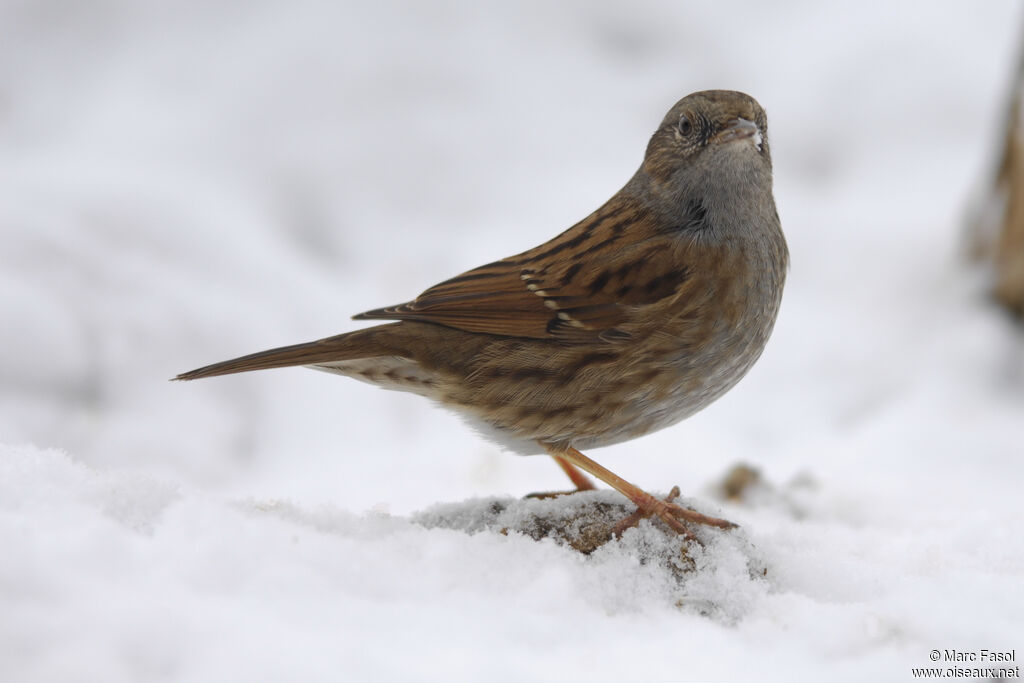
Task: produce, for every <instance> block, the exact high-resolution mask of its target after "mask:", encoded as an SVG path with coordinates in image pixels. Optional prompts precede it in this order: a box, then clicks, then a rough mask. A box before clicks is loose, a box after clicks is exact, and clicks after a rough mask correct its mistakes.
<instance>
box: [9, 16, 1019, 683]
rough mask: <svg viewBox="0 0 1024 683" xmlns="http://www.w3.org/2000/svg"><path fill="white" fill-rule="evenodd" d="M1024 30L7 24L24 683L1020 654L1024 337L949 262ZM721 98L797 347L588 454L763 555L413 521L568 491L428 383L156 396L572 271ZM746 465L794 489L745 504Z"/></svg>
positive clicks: (440, 21) (18, 592) (246, 379)
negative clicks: (585, 227)
mask: <svg viewBox="0 0 1024 683" xmlns="http://www.w3.org/2000/svg"><path fill="white" fill-rule="evenodd" d="M1020 19H1021V14H1020V8H1019V6H1018V5H1017V4H1016V3H1012V2H1008V1H1006V2H991V3H930V4H929V5H928V8H927V11H923V10H922V9H921V7H920V6H919V5H918V4H917V3H910V2H907V3H902V4H895V5H892V6H891V7H889V8H888V9H886V10H884V11H878V10H876V11H872V12H867V11H865V9H864V7H863V5H862V4H857V5H855V4H853V3H833V4H827V5H826V4H820V3H809V2H796V1H794V2H789V3H785V4H780V3H771V4H770V5H769V4H766V3H755V2H738V3H737V2H733V3H729V5H728V7H726V8H724V9H721V10H715V9H711V8H710V7H706V6H704V5H687V4H684V3H674V2H667V1H665V2H661V1H658V0H639V1H638V2H634V3H630V4H629V5H628V8H627V6H626V5H625V4H621V5H620V4H616V3H611V2H607V1H601V2H581V1H573V2H567V3H561V4H558V6H557V7H552V6H551V3H543V2H537V1H529V2H524V3H516V4H514V5H508V6H504V5H499V4H497V3H472V4H471V3H458V2H442V3H431V4H429V5H427V4H422V3H414V2H408V1H407V0H386V1H384V2H380V3H375V4H373V5H372V7H371V6H364V7H359V6H355V5H349V4H345V3H336V4H334V5H329V4H326V3H317V2H312V1H311V0H299V1H298V2H294V3H287V4H286V3H272V2H267V1H265V0H264V1H259V0H258V1H255V2H248V3H234V2H228V1H226V0H225V1H222V2H216V3H200V2H196V1H195V0H191V1H189V0H186V1H185V2H181V3H174V4H173V7H172V6H171V5H166V4H163V3H156V2H135V1H131V0H102V1H101V2H96V3H89V4H88V5H75V4H69V3H64V2H58V1H57V0H23V1H21V2H18V1H13V0H8V1H7V2H3V3H0V158H2V159H3V160H4V162H3V164H0V188H3V189H2V191H0V244H2V245H3V248H2V250H0V320H3V321H4V324H3V327H2V328H0V348H3V354H0V442H2V443H3V444H6V445H3V446H0V546H2V547H3V549H4V551H3V553H2V554H0V680H4V681H63V682H67V681H100V680H102V681H105V682H116V681H140V680H146V681H156V680H171V681H235V680H237V681H280V680H296V681H320V680H324V681H326V680H331V681H337V680H367V681H391V680H425V681H426V680H438V679H442V678H443V679H445V680H466V681H479V680H495V681H504V680H509V681H512V680H516V681H519V680H555V679H560V678H562V679H564V678H566V677H568V676H573V677H574V678H575V677H585V678H586V679H587V680H594V681H602V680H609V681H610V680H616V681H621V680H633V679H636V678H639V677H640V676H658V677H668V676H671V677H673V678H679V679H680V680H692V681H717V680H723V681H724V680H729V681H732V680H744V679H752V678H757V679H759V680H780V681H803V680H814V681H817V680H821V679H823V678H827V679H829V680H851V681H852V680H879V681H887V680H892V681H900V680H911V678H912V676H911V668H912V667H926V666H930V665H931V662H930V661H929V656H928V653H929V651H931V650H932V649H954V648H955V649H958V650H961V651H970V650H974V649H981V648H983V647H987V648H988V649H990V650H993V649H995V650H1012V649H1016V652H1017V657H1018V662H1017V663H1018V664H1019V659H1020V658H1021V657H1024V620H1022V619H1021V614H1022V612H1024V594H1022V592H1024V589H1022V586H1024V542H1022V541H1021V537H1022V534H1021V531H1020V520H1021V518H1022V512H1024V504H1022V503H1021V498H1020V495H1021V482H1022V475H1024V462H1022V460H1021V441H1022V435H1024V340H1022V336H1021V333H1020V331H1019V330H1017V329H1015V328H1013V326H1011V325H1010V324H1009V323H1008V322H1007V321H1005V320H1004V319H1003V318H1002V317H1001V316H1000V315H999V314H998V313H997V312H996V311H994V310H992V309H991V308H990V307H989V306H988V305H987V303H986V302H985V301H984V298H983V296H982V292H983V290H984V283H983V281H982V280H983V278H982V277H980V276H979V275H978V274H977V273H973V272H971V271H970V270H969V269H968V268H966V267H965V266H964V265H963V264H962V244H963V239H962V234H963V233H962V231H963V222H964V215H965V211H966V207H967V206H968V203H969V200H970V198H971V196H972V192H973V191H974V190H975V189H976V188H977V186H978V183H979V182H980V180H981V179H983V178H984V175H985V174H986V173H987V172H989V170H990V169H989V165H990V164H991V162H992V160H991V155H992V150H993V147H994V145H995V141H996V137H997V130H998V125H999V122H1000V120H1001V117H1002V115H1003V111H1002V107H1003V94H1004V92H1005V87H1006V84H1007V83H1008V82H1009V80H1010V75H1011V73H1012V71H1013V68H1014V65H1015V63H1016V59H1017V50H1018V47H1017V44H1016V43H1017V40H1018V38H1019V24H1020ZM709 87H720V88H734V89H739V90H744V91H746V92H749V93H751V94H753V95H754V96H755V97H757V98H758V99H759V100H760V101H761V103H762V104H763V105H764V106H765V108H766V109H767V110H768V113H769V120H770V134H771V140H772V146H773V147H772V149H773V155H774V159H775V164H776V169H775V170H776V198H777V201H778V204H779V210H780V214H781V215H782V219H783V226H784V229H785V230H786V234H787V237H788V239H789V243H790V248H791V251H792V257H793V267H792V270H791V272H790V278H789V281H788V284H787V291H786V295H785V299H784V302H783V311H782V314H781V317H780V320H779V323H778V326H777V328H776V333H775V335H774V337H773V339H772V341H771V343H770V344H769V347H768V350H767V351H766V353H765V355H764V357H763V358H762V360H761V361H760V363H759V364H758V365H757V367H755V369H754V370H753V371H752V373H751V374H750V376H749V377H747V378H746V379H745V380H744V381H743V382H742V383H741V384H740V385H739V386H738V387H737V388H736V389H735V390H734V391H733V392H731V393H730V394H729V395H728V396H726V397H725V398H723V399H722V400H721V401H719V402H718V403H717V404H715V405H714V406H712V407H711V408H709V409H708V410H706V411H705V412H703V413H702V414H700V415H698V416H695V417H694V418H692V419H690V420H689V421H687V422H686V423H685V424H683V425H680V426H677V427H675V428H672V429H669V430H665V431H663V432H660V433H658V434H655V435H651V436H648V437H645V438H643V439H640V440H637V441H634V442H630V443H628V444H624V445H621V446H616V447H614V448H609V449H605V450H602V451H597V452H594V453H593V454H592V455H594V456H596V457H597V458H598V459H599V460H600V461H601V462H603V463H604V464H606V465H607V466H609V467H611V468H612V469H614V470H616V471H617V472H619V473H620V474H622V475H623V476H625V477H627V478H629V479H631V480H633V481H635V482H637V483H638V484H641V485H643V486H645V487H648V488H650V489H653V490H665V489H667V488H669V487H670V486H671V485H672V484H679V485H680V486H681V487H682V489H683V491H684V493H685V494H686V495H688V496H691V497H692V500H693V502H694V504H696V505H698V506H699V507H701V509H704V510H707V511H709V512H716V511H717V512H719V513H720V514H722V515H723V516H726V517H728V518H730V519H733V520H734V521H736V522H738V523H740V524H741V526H742V528H741V530H740V531H737V532H734V533H731V534H718V535H714V536H710V537H708V542H707V546H706V548H705V549H704V550H703V551H695V552H696V553H697V557H696V562H697V564H698V569H699V570H698V571H697V572H695V573H693V574H692V575H689V576H688V577H687V578H686V580H685V581H684V582H683V583H682V584H680V583H679V582H676V581H674V580H673V578H672V575H671V572H666V571H665V570H664V569H663V568H660V567H658V566H651V565H644V566H640V565H639V564H638V563H637V561H636V552H637V548H638V547H639V546H640V545H643V544H648V545H651V544H654V545H657V544H658V543H661V542H662V540H659V538H660V537H659V536H658V535H657V534H656V533H654V531H653V530H651V529H638V530H636V532H635V534H633V535H632V536H630V537H629V538H626V539H624V541H623V543H622V544H621V545H620V546H615V547H606V548H604V549H602V550H600V551H598V552H597V553H595V554H594V555H591V556H590V557H588V558H583V557H582V556H579V555H578V554H576V553H574V552H573V551H571V550H567V549H565V548H562V547H560V546H557V545H556V544H555V543H553V542H551V541H543V542H536V541H533V540H531V539H529V538H527V537H525V536H522V535H517V534H510V535H502V534H499V533H495V532H493V531H481V532H479V533H475V534H467V533H464V532H463V531H460V530H457V529H452V528H443V526H438V525H437V524H426V526H424V524H425V523H427V522H429V521H430V520H436V518H437V516H438V515H440V514H442V513H446V514H450V515H454V516H456V517H459V518H462V519H467V520H472V519H479V517H480V515H482V514H483V513H484V512H485V511H486V510H487V509H489V506H490V504H491V502H493V500H494V497H498V500H499V501H506V502H508V501H509V498H508V497H509V496H511V497H516V498H518V497H519V496H522V495H524V494H526V493H528V492H530V491H537V490H550V489H557V488H561V487H564V485H565V483H564V481H563V480H562V475H561V473H560V472H559V471H558V470H557V468H555V467H554V466H553V465H552V464H551V463H550V462H548V461H547V459H546V458H517V457H515V456H512V455H509V454H507V453H503V452H501V451H500V450H499V449H498V448H497V447H496V446H494V445H492V444H490V443H488V442H486V441H483V440H482V439H480V438H479V437H478V436H476V435H475V434H473V433H472V432H471V431H469V430H468V429H466V428H465V427H464V426H463V425H462V424H460V422H459V420H458V419H457V418H455V417H453V416H451V415H449V414H447V413H445V412H443V411H440V410H438V409H436V408H434V407H432V406H430V405H428V404H427V403H426V402H425V401H423V400H422V399H420V398H418V397H415V396H408V395H402V394H393V393H389V392H383V391H380V390H376V389H374V388H373V387H369V386H366V385H362V384H359V383H356V382H348V381H345V380H343V379H340V378H337V377H332V376H329V375H326V374H323V373H313V372H305V371H300V370H289V371H275V372H272V373H262V374H256V375H252V376H240V377H233V378H223V379H218V380H210V381H206V382H202V383H194V384H188V385H182V384H178V383H170V382H167V381H166V379H167V378H168V377H170V376H172V375H174V374H175V373H177V372H180V371H183V370H187V369H191V368H192V367H195V366H197V365H201V364H204V363H207V362H211V361H214V360H219V359H222V358H226V357H229V356H233V355H237V354H239V353H245V352H249V351H254V350H258V349H262V348H267V347H270V346H274V345H278V344H284V343H290V342H296V341H302V340H306V339H313V338H317V337H321V336H326V335H328V334H334V333H337V332H341V331H344V330H348V329H354V328H355V327H356V323H353V322H350V321H349V320H348V316H349V315H351V314H352V313H356V312H359V311H361V310H365V309H367V308H372V307H375V306H379V305H386V304H391V303H395V302H398V301H402V300H405V299H408V298H409V297H411V296H413V295H415V294H416V293H417V292H419V291H420V290H422V289H424V288H425V287H427V286H429V285H432V284H434V283H435V282H437V281H439V280H441V279H443V278H445V277H447V276H450V275H452V274H453V273H456V272H459V271H460V270H463V269H465V268H468V267H472V266H475V265H478V264H480V263H484V262H486V261H489V260H493V259H494V258H498V257H501V256H505V255H508V254H511V253H515V252H517V251H520V250H522V249H523V248H525V247H529V246H532V245H534V244H536V243H538V242H540V241H542V240H544V239H547V238H548V237H550V236H552V235H553V234H554V233H556V232H558V231H559V230H561V229H563V228H564V227H566V226H568V225H569V224H570V223H572V222H574V221H575V220H577V219H579V218H580V217H582V216H584V215H585V214H587V213H588V212H589V211H590V210H592V209H593V208H595V207H596V206H597V205H598V204H599V203H600V202H602V201H604V199H606V198H607V197H608V196H609V195H610V194H611V193H612V192H614V191H615V190H616V189H617V188H618V187H619V186H620V185H621V184H622V183H623V182H624V181H625V180H626V179H627V178H628V176H629V175H630V174H631V173H632V171H633V170H634V169H635V167H636V165H637V164H638V163H639V161H640V156H641V153H642V150H643V146H644V144H645V143H646V139H647V137H648V136H649V134H650V133H651V131H652V130H653V127H654V125H655V124H656V123H657V122H658V121H659V120H660V118H661V116H662V115H663V114H664V111H665V110H666V109H667V108H668V107H669V106H670V105H671V104H672V103H673V102H674V101H675V100H676V99H678V98H679V97H681V96H682V95H685V94H686V93H688V92H691V91H694V90H699V89H704V88H709ZM741 461H745V462H749V463H750V464H752V465H754V466H756V467H757V468H759V469H760V470H761V471H762V473H763V475H764V477H765V479H766V481H767V482H768V483H767V485H766V487H765V489H764V490H762V491H761V492H760V493H759V495H756V496H753V497H751V499H750V500H749V501H747V502H746V503H743V504H735V503H723V502H721V501H719V500H717V499H716V498H715V496H714V495H713V492H712V488H713V486H714V484H715V483H716V482H717V481H718V480H719V479H720V478H721V477H722V476H723V474H724V473H725V471H726V470H727V469H728V468H729V467H730V466H731V465H733V464H734V463H736V462H741ZM601 495H604V496H606V497H607V496H612V494H607V493H606V494H601ZM467 499H468V500H467ZM607 499H608V500H613V499H614V497H613V496H612V497H611V498H607ZM460 501H462V502H460ZM439 504H440V505H441V506H442V507H436V506H438V505H439ZM566 504H568V503H566ZM761 567H763V568H764V570H765V571H764V572H763V573H761V574H760V575H759V574H758V572H757V571H756V570H755V569H756V568H761ZM680 602H681V604H682V606H677V603H680Z"/></svg>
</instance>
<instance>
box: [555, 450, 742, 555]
mask: <svg viewBox="0 0 1024 683" xmlns="http://www.w3.org/2000/svg"><path fill="white" fill-rule="evenodd" d="M542 445H543V446H544V448H545V449H547V451H548V453H549V454H551V455H552V456H554V458H555V459H556V460H559V459H564V460H565V461H566V463H567V464H569V465H574V466H575V467H578V468H580V469H581V470H583V471H585V472H587V473H588V474H592V475H593V476H595V477H597V478H598V479H600V480H601V481H603V482H604V483H606V484H608V485H609V486H611V487H612V488H613V489H615V490H616V491H618V492H619V493H621V494H622V495H624V496H626V497H627V498H629V499H630V500H631V501H633V504H634V505H636V507H637V510H636V512H634V513H633V514H632V515H630V516H629V517H627V518H626V519H624V520H622V521H621V522H620V523H619V524H617V525H616V527H615V535H616V536H618V535H620V534H621V533H622V532H623V531H625V530H626V529H628V528H629V527H631V526H635V525H636V524H637V523H638V522H639V521H640V520H641V519H643V518H645V517H655V516H657V517H658V518H659V519H661V520H662V521H663V522H665V524H667V525H668V526H669V528H670V529H672V530H673V531H675V532H676V533H678V534H680V535H682V536H684V537H686V538H688V539H691V540H696V537H695V536H694V535H693V532H692V531H690V530H689V529H688V528H687V527H686V525H685V524H683V522H689V523H690V524H705V525H707V526H713V527H718V528H719V529H732V528H733V527H735V526H736V525H735V524H733V523H732V522H729V521H727V520H724V519H718V518H716V517H708V516H707V515H702V514H701V513H699V512H697V511H696V510H690V509H688V508H684V507H682V506H680V505H677V504H676V503H674V502H672V501H673V500H674V499H675V498H676V497H677V496H678V495H679V489H678V488H673V489H672V492H671V493H670V494H669V495H668V497H667V498H665V500H658V499H657V498H655V497H654V496H652V495H651V494H649V493H647V492H646V491H644V490H642V489H640V488H639V487H637V486H634V485H633V484H630V483H629V482H628V481H626V480H625V479H623V478H622V477H620V476H619V475H617V474H615V473H614V472H612V471H611V470H609V469H606V468H604V467H602V466H601V465H599V464H597V463H596V462H594V461H593V460H591V459H590V458H588V457H587V456H585V455H583V454H582V453H580V452H579V451H578V450H576V449H575V448H573V447H572V446H568V447H561V446H553V445H551V444H542Z"/></svg>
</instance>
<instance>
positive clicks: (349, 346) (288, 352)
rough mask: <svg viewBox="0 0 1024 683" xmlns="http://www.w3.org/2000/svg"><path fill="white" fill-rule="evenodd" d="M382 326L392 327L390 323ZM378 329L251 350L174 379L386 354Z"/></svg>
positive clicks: (213, 375)
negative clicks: (378, 340)
mask: <svg viewBox="0 0 1024 683" xmlns="http://www.w3.org/2000/svg"><path fill="white" fill-rule="evenodd" d="M382 327H390V325H388V326H382ZM378 329H380V328H370V329H367V330H358V331H356V332H349V333H347V334H339V335H337V336H335V337H327V338H326V339H319V340H317V341H313V342H306V343H305V344H293V345H291V346H281V347H278V348H276V349H268V350H266V351H259V352H257V353H250V354H249V355H247V356H240V357H239V358H232V359H231V360H225V361H221V362H220V363H214V364H213V365H207V366H205V367H201V368H197V369H195V370H190V371H189V372H183V373H181V374H180V375H178V376H177V377H174V379H175V380H192V379H203V378H204V377H216V376H218V375H233V374H235V373H236V372H250V371H252V370H269V369H271V368H286V367H291V366H295V365H317V364H320V363H331V362H336V361H343V360H352V359H355V358H371V357H373V356H380V355H386V354H387V353H388V352H387V351H386V350H385V349H384V348H382V347H381V346H380V345H379V344H378V343H377V342H376V340H375V338H376V334H374V333H375V332H376V330H378Z"/></svg>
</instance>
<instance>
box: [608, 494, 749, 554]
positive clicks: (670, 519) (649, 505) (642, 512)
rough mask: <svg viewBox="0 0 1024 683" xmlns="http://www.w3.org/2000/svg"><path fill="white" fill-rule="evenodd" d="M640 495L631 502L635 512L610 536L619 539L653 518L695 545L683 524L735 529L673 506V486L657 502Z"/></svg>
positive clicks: (730, 525) (718, 521)
mask: <svg viewBox="0 0 1024 683" xmlns="http://www.w3.org/2000/svg"><path fill="white" fill-rule="evenodd" d="M640 493H641V494H643V495H638V496H637V499H634V500H633V502H634V503H636V506H637V509H636V512H634V513H633V514H631V515H630V516H629V517H626V518H625V519H623V520H622V521H621V522H619V523H618V524H616V525H615V528H614V529H613V530H612V534H613V535H614V536H615V537H616V538H618V537H620V536H621V535H622V533H623V532H624V531H625V530H626V529H630V528H632V527H635V526H636V525H637V524H639V523H640V520H641V519H645V518H647V517H655V516H656V517H658V519H660V520H661V521H663V522H664V523H665V524H666V525H668V527H669V528H670V529H672V531H675V532H676V533H677V534H679V535H680V536H683V537H684V538H686V539H687V540H690V541H697V543H700V541H699V540H697V537H696V536H695V535H694V533H693V531H691V530H690V529H689V527H687V526H686V524H684V522H687V523H690V524H704V525H706V526H713V527H718V528H719V529H733V528H735V527H736V525H735V524H733V523H732V522H730V521H728V520H725V519H718V518H717V517H709V516H707V515H703V514H701V513H699V512H697V511H696V510H690V509H689V508H684V507H682V506H680V505H677V504H675V503H674V502H673V501H674V500H675V499H676V498H678V497H679V487H678V486H673V487H672V490H671V491H669V493H668V495H667V496H665V498H664V500H658V499H657V498H655V497H654V496H652V495H650V494H648V493H644V492H642V491H641V492H640Z"/></svg>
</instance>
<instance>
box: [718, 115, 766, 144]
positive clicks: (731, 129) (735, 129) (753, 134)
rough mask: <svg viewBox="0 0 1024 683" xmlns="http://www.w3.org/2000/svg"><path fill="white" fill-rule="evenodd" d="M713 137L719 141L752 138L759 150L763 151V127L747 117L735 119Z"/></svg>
mask: <svg viewBox="0 0 1024 683" xmlns="http://www.w3.org/2000/svg"><path fill="white" fill-rule="evenodd" d="M711 139H712V140H713V141H715V142H718V143H725V142H732V141H733V140H747V139H751V141H752V142H753V143H754V146H755V147H757V150H758V151H761V129H760V128H758V127H757V124H756V123H754V122H753V121H748V120H746V119H740V118H737V119H733V120H732V121H730V122H729V125H728V126H726V127H725V128H723V129H722V130H720V131H719V132H718V134H716V135H715V136H714V137H713V138H711Z"/></svg>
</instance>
